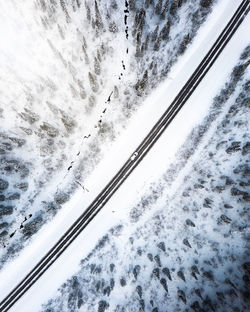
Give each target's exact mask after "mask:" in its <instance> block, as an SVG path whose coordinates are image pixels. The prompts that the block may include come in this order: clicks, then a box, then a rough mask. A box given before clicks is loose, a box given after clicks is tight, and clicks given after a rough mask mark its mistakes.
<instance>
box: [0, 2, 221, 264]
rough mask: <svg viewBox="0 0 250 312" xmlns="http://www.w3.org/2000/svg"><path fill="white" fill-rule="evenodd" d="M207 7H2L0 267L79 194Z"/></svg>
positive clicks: (190, 4)
mask: <svg viewBox="0 0 250 312" xmlns="http://www.w3.org/2000/svg"><path fill="white" fill-rule="evenodd" d="M214 2H215V1H211V0H202V1H199V2H197V1H193V0H192V1H180V0H179V1H145V3H144V1H137V2H136V1H129V2H127V1H122V2H118V1H115V0H114V1H80V0H79V1H63V0H60V1H59V0H58V1H56V0H53V1H52V0H36V1H28V0H27V1H22V2H19V1H16V0H11V1H1V2H0V4H1V12H0V23H1V38H2V44H1V49H0V66H1V80H0V88H1V93H0V96H1V100H0V121H1V122H0V143H1V145H0V154H1V159H0V174H1V180H0V188H1V189H0V192H1V194H0V201H1V214H0V218H1V219H0V222H1V223H0V229H1V230H0V241H1V251H0V267H2V266H3V265H5V264H6V263H7V261H8V260H9V259H10V258H13V257H16V255H17V254H18V253H19V251H20V250H21V249H22V248H23V246H25V245H26V244H27V243H28V242H29V240H30V238H31V237H32V235H33V234H34V233H36V232H37V231H38V230H39V229H40V228H41V227H42V225H43V224H44V223H46V222H47V221H48V220H50V219H51V218H53V216H54V215H55V214H56V213H57V211H58V210H59V209H60V208H61V207H62V205H63V204H64V203H65V202H67V201H68V200H69V199H70V197H71V195H72V194H73V193H74V192H75V190H76V189H77V188H78V189H81V186H83V187H84V181H85V179H86V177H87V176H88V175H89V174H90V173H91V172H92V170H93V168H94V167H95V166H96V164H97V163H98V162H99V161H100V160H101V159H103V158H104V157H105V155H108V151H109V147H110V146H111V145H112V142H115V141H118V140H119V136H120V135H121V133H122V132H123V131H124V128H125V127H126V124H127V122H128V120H129V118H130V117H131V116H132V115H133V112H135V111H136V110H137V108H138V107H139V106H140V105H142V103H143V99H144V97H145V96H146V94H148V93H150V90H151V89H153V88H154V87H155V86H156V85H157V84H158V83H159V82H160V81H161V80H162V79H163V78H164V77H166V76H167V73H168V71H169V69H170V68H171V66H172V64H173V63H174V62H176V60H177V59H178V57H179V56H181V55H182V54H183V53H184V51H185V49H186V47H187V46H188V44H189V43H190V42H191V41H192V39H193V37H194V36H195V35H196V32H197V29H198V28H199V26H200V25H201V24H202V23H203V22H204V21H205V20H206V16H207V15H208V14H209V12H210V11H211V8H212V6H213V4H214ZM84 191H85V192H87V190H84Z"/></svg>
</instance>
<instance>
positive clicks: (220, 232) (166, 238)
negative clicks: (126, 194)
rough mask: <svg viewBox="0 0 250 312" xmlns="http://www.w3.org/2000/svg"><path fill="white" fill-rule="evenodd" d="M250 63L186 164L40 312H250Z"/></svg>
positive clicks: (200, 130) (186, 148)
mask: <svg viewBox="0 0 250 312" xmlns="http://www.w3.org/2000/svg"><path fill="white" fill-rule="evenodd" d="M249 57H250V46H248V47H247V48H246V49H245V50H244V51H243V53H242V54H241V58H240V60H239V63H238V64H237V66H235V67H234V69H233V70H232V72H231V76H230V79H229V80H228V81H227V82H226V84H225V85H224V86H223V88H222V89H221V91H220V92H219V93H218V95H217V96H216V97H215V98H214V100H213V102H212V103H211V108H210V112H209V114H208V115H207V116H206V117H205V119H204V120H203V122H202V123H201V124H200V125H199V126H198V127H196V128H195V129H194V130H193V131H192V133H191V135H190V136H189V138H188V140H187V141H186V142H185V144H184V145H183V147H182V149H181V150H180V151H179V155H178V156H179V160H177V161H176V162H175V163H173V165H172V166H171V168H170V169H169V170H168V171H166V172H165V173H164V174H163V176H162V178H161V179H159V180H158V181H157V182H156V183H155V184H154V185H152V186H151V187H150V189H149V190H148V191H147V192H145V193H144V194H140V196H141V200H140V201H139V202H137V203H134V205H133V206H130V207H127V208H129V210H130V222H129V221H128V222H127V223H123V224H117V225H116V226H115V227H113V228H111V229H110V231H109V232H107V234H106V235H105V236H103V237H102V239H101V240H100V241H99V243H98V244H97V245H96V247H95V249H93V251H92V252H91V253H89V255H88V256H87V257H86V258H84V259H83V260H82V261H81V268H80V270H79V271H78V272H76V273H75V274H74V275H73V276H72V278H70V279H69V280H67V281H66V282H65V283H64V284H63V285H62V286H61V287H60V289H59V290H58V292H57V294H56V295H55V297H54V298H52V299H51V300H49V302H48V303H47V304H46V305H44V307H43V309H42V310H41V311H46V312H52V311H53V312H54V311H98V312H101V311H116V312H118V311H119V312H122V311H123V312H125V311H153V312H157V311H235V312H237V311H247V310H248V309H249V307H250V303H249V296H248V294H249V275H250V267H249V262H247V258H249V249H248V248H249V231H248V218H249V193H248V192H247V188H248V187H249V153H250V142H249V97H248V96H249V74H250V73H249V70H247V66H248V65H249ZM187 159H189V162H188V166H187V169H186V170H185V171H184V173H185V174H184V175H183V179H181V180H179V181H181V183H178V184H177V187H176V186H175V188H174V193H171V191H170V190H171V182H172V181H173V176H174V174H173V173H176V172H177V171H178V168H180V167H182V166H183V162H185V161H186V160H187ZM144 214H146V217H144V218H143V215H144ZM166 309H167V310H166Z"/></svg>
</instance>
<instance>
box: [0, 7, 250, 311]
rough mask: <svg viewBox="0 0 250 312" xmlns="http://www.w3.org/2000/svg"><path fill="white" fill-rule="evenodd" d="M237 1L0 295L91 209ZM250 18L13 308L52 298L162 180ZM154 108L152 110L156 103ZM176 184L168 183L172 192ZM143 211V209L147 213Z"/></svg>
mask: <svg viewBox="0 0 250 312" xmlns="http://www.w3.org/2000/svg"><path fill="white" fill-rule="evenodd" d="M237 6H238V1H230V2H228V1H219V3H218V4H217V5H216V6H215V7H214V9H213V12H212V14H210V16H209V18H208V20H207V21H206V23H205V24H204V25H203V26H202V28H201V29H200V30H199V33H198V35H197V36H196V38H195V40H194V41H193V43H192V44H191V46H190V47H189V48H188V50H187V51H186V53H185V54H184V55H183V57H181V58H180V59H179V61H178V63H177V64H176V65H175V66H174V67H173V68H172V70H171V73H170V77H171V79H166V80H165V81H164V82H163V83H162V84H161V85H160V86H159V87H158V88H157V89H156V90H155V91H154V92H153V93H152V94H151V95H150V96H149V97H148V98H147V99H146V101H145V103H144V105H143V106H142V107H141V108H140V109H139V110H138V111H137V112H136V114H135V115H134V116H133V117H132V118H131V121H130V124H129V125H128V128H127V130H126V132H125V133H123V134H122V136H121V137H120V138H119V141H117V142H115V143H114V144H113V146H112V147H111V149H110V151H109V153H108V155H109V156H108V157H107V156H106V158H104V159H103V160H102V161H101V162H100V164H99V165H98V166H97V168H96V169H95V170H94V171H93V172H92V174H91V175H90V176H89V177H88V178H87V180H86V182H85V186H86V187H87V189H88V190H89V193H87V192H83V190H82V189H80V190H79V191H77V192H76V193H75V194H74V195H73V197H72V198H71V200H70V201H69V202H67V203H66V204H65V205H64V207H63V209H62V210H61V211H59V213H58V214H57V215H56V217H55V218H54V219H53V220H52V221H51V222H49V223H48V224H46V225H45V226H43V228H42V229H41V230H40V231H39V232H38V233H37V234H36V235H34V237H33V238H32V241H31V243H30V244H29V245H28V246H27V247H26V248H25V249H24V250H23V251H22V252H21V254H20V256H19V257H18V258H17V259H15V260H14V261H12V262H11V263H10V264H8V266H7V267H5V268H4V269H3V270H2V271H1V272H0V280H1V284H0V294H1V299H2V298H4V297H5V295H7V294H8V293H9V292H10V291H11V289H12V288H13V287H14V286H15V285H16V283H17V282H18V281H20V280H21V279H22V278H23V277H24V276H25V275H26V274H27V273H28V272H29V271H30V269H31V268H32V267H33V266H34V265H35V264H36V263H37V262H38V260H39V259H40V258H41V257H42V256H43V255H44V254H45V253H46V252H47V251H48V250H49V249H50V248H51V247H52V246H53V245H54V243H55V241H57V240H58V239H59V238H60V237H61V235H62V234H63V233H64V232H65V231H66V230H67V229H68V228H69V226H70V225H71V224H72V223H73V221H74V220H76V219H77V218H78V217H79V216H80V215H81V214H82V212H83V211H84V209H86V207H88V205H89V204H90V203H91V201H92V200H93V199H94V198H95V197H96V195H97V194H98V193H99V192H100V191H101V190H102V188H103V187H104V186H105V185H106V183H108V181H109V180H110V179H111V178H112V176H113V175H114V174H115V173H116V172H117V170H118V169H119V168H120V167H121V165H122V164H123V163H124V162H125V161H126V160H127V159H128V158H129V157H131V155H132V154H133V153H134V152H135V151H136V147H137V146H138V144H139V143H140V142H141V140H142V139H143V138H144V137H145V135H146V134H147V133H148V131H149V130H150V129H151V128H152V126H153V125H154V124H155V122H156V121H157V120H158V119H159V117H160V116H161V115H162V113H163V112H164V111H165V110H166V108H167V107H168V105H169V104H170V103H171V102H172V100H173V99H174V96H175V95H176V94H177V92H178V91H179V90H180V88H181V86H183V84H184V83H185V81H186V80H187V79H188V77H189V76H190V74H191V73H192V72H193V70H194V69H195V67H196V66H197V65H198V64H199V63H200V61H201V60H202V58H203V57H204V55H205V54H206V52H207V51H208V49H209V48H210V47H211V45H212V44H213V42H214V40H215V38H216V37H217V36H218V35H219V34H220V32H221V31H222V29H223V28H224V27H225V25H226V23H227V22H228V20H229V19H230V17H231V16H232V14H233V12H234V11H235V9H236V8H237ZM249 23H250V16H249V15H248V16H247V18H246V19H245V20H244V22H243V23H242V25H241V26H240V27H239V29H238V30H237V32H236V34H235V35H234V37H233V38H232V40H231V41H230V42H229V44H228V45H227V46H226V48H225V49H224V51H223V52H222V54H221V55H220V57H219V59H218V60H217V61H216V63H215V64H214V65H213V67H212V69H210V71H209V73H208V74H207V75H206V77H205V78H204V80H203V81H202V82H201V84H200V86H199V87H198V89H197V90H196V91H195V92H194V94H193V95H192V96H191V98H190V99H189V100H188V102H187V103H186V104H185V106H184V107H183V108H182V110H181V111H180V113H179V114H178V116H177V117H176V118H175V119H174V120H173V122H172V123H171V125H170V126H169V127H168V128H167V130H166V131H165V133H164V134H163V135H162V137H161V138H160V139H159V141H158V142H157V143H156V144H155V146H154V147H153V148H152V150H151V151H150V153H149V154H148V155H147V156H146V157H145V159H144V160H143V162H142V163H141V164H140V165H139V166H138V167H137V168H136V169H135V171H134V172H133V174H132V175H131V176H130V177H129V178H128V179H127V180H126V181H125V183H124V184H123V185H122V186H121V187H120V188H119V190H118V191H117V192H116V194H115V195H114V196H113V197H112V198H111V199H110V200H109V202H108V203H107V204H106V205H105V207H104V208H103V209H102V211H101V212H100V213H99V214H98V215H97V216H96V217H95V219H94V220H93V221H92V222H91V223H90V224H89V225H88V227H87V228H86V229H85V230H84V231H83V232H82V233H81V234H80V235H79V237H78V238H77V239H76V240H75V241H74V242H73V243H72V244H71V245H70V247H68V248H67V250H66V251H65V252H64V253H63V254H62V255H61V256H60V258H59V259H58V260H57V261H56V263H54V264H53V265H52V267H51V268H50V269H49V270H48V271H47V272H45V274H44V275H43V276H42V277H41V278H40V279H39V280H38V281H37V282H36V283H35V284H34V285H33V286H32V287H31V289H30V290H29V291H28V292H27V293H26V294H25V295H24V296H23V297H22V298H21V299H20V300H19V301H18V302H17V303H16V304H15V305H14V306H13V307H12V308H11V310H10V311H25V312H29V311H32V312H34V311H39V309H40V306H41V304H42V303H44V302H46V301H47V300H48V299H49V298H51V297H52V296H53V295H54V294H55V293H56V290H57V289H58V287H59V286H60V285H61V284H62V283H63V282H64V281H65V280H66V279H67V278H69V277H70V276H72V274H74V273H75V272H77V270H78V269H79V262H80V260H81V259H82V258H84V257H85V256H86V255H87V254H88V253H89V251H90V250H91V249H92V248H93V246H94V245H95V244H96V242H97V241H98V239H99V238H100V237H102V236H103V235H104V234H105V233H106V232H107V230H108V229H109V228H111V227H112V226H114V225H116V224H117V223H124V224H127V223H128V207H130V206H131V205H133V203H135V202H136V201H137V200H138V199H139V198H140V197H141V194H143V192H144V191H145V190H147V189H148V187H149V185H150V184H151V183H152V181H156V180H157V179H159V177H160V176H161V174H162V172H163V171H165V170H166V169H167V167H168V166H169V165H170V164H171V163H172V161H173V160H174V159H175V154H176V151H177V150H178V148H179V147H180V146H181V145H182V144H183V143H184V141H185V139H186V137H187V135H188V134H189V133H190V131H191V130H192V128H193V127H194V126H196V125H197V124H199V123H200V122H201V121H202V119H203V118H204V116H205V115H206V114H207V112H208V110H209V107H210V105H211V101H212V99H213V97H214V96H215V95H216V94H217V92H218V91H219V90H220V88H221V86H222V85H223V84H224V82H225V81H226V79H227V78H228V75H229V73H230V71H231V70H232V68H233V66H234V65H235V63H236V61H237V59H238V58H239V55H240V53H241V52H242V49H243V48H244V47H245V46H246V44H247V43H248V39H247V38H248V32H249ZM208 86H209V87H208ZM156 106H157V109H155V108H156ZM187 116H188V118H187ZM183 174H184V173H182V174H181V175H180V176H179V177H178V179H177V180H176V185H178V183H179V181H180V180H181V178H182V177H183ZM56 182H57V181H55V183H56ZM176 185H173V189H172V191H173V192H174V191H175V186H176ZM170 194H171V190H170ZM147 217H148V216H147V215H145V218H147ZM126 231H128V232H126V236H129V232H132V231H133V226H127V228H126ZM121 244H122V237H121ZM72 255H73V256H72ZM48 281H49V282H48ZM24 307H25V310H24Z"/></svg>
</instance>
